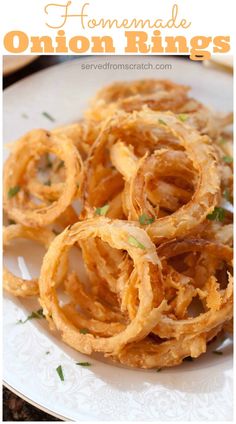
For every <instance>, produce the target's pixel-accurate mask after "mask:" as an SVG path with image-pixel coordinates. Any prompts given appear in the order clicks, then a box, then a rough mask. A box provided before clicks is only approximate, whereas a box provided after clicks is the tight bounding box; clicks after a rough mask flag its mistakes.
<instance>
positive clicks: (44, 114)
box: [42, 112, 55, 122]
mask: <svg viewBox="0 0 236 424" xmlns="http://www.w3.org/2000/svg"><path fill="white" fill-rule="evenodd" d="M42 115H43V116H45V118H47V119H49V121H52V122H55V119H54V118H53V116H52V115H50V114H49V113H48V112H42Z"/></svg>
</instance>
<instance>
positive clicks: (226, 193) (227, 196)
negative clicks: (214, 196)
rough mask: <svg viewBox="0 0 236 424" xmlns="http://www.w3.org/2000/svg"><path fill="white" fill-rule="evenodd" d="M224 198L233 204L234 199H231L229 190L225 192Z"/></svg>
mask: <svg viewBox="0 0 236 424" xmlns="http://www.w3.org/2000/svg"><path fill="white" fill-rule="evenodd" d="M223 196H224V198H225V199H226V200H228V202H231V200H232V198H231V196H230V192H229V190H228V189H227V188H226V189H225V190H224V191H223Z"/></svg>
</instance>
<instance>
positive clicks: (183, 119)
mask: <svg viewBox="0 0 236 424" xmlns="http://www.w3.org/2000/svg"><path fill="white" fill-rule="evenodd" d="M178 118H179V120H180V121H181V122H185V121H187V119H188V115H186V113H180V114H179V115H178Z"/></svg>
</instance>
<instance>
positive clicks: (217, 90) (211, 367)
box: [3, 56, 233, 421]
mask: <svg viewBox="0 0 236 424" xmlns="http://www.w3.org/2000/svg"><path fill="white" fill-rule="evenodd" d="M108 62H109V63H110V64H113V65H116V67H117V65H121V64H129V63H132V64H138V63H139V64H144V63H145V64H148V63H149V64H150V65H152V66H153V67H154V66H155V64H156V63H159V64H168V63H169V64H172V69H169V70H162V71H158V70H155V69H149V70H146V71H144V70H142V71H138V70H121V69H117V70H114V69H111V70H103V71H102V70H96V71H95V70H86V71H85V70H82V68H81V65H82V64H85V63H86V64H95V65H97V64H98V63H100V64H102V63H103V64H105V63H108ZM106 67H107V68H108V66H106ZM150 67H151V66H149V68H150ZM150 77H151V78H152V77H155V78H170V79H172V80H173V81H176V82H179V83H185V84H189V85H191V86H192V93H193V95H194V96H196V97H197V98H198V99H199V100H201V101H203V102H205V103H206V104H208V105H211V106H212V107H214V108H216V109H218V110H219V111H223V112H224V111H231V110H232V77H231V76H230V75H228V74H224V73H221V72H220V71H217V70H210V69H206V68H204V67H203V66H202V65H200V64H196V63H193V62H189V61H188V60H180V59H177V58H176V59H173V58H168V57H166V58H164V57H143V56H139V57H138V56H132V57H127V56H126V57H124V56H117V57H101V56H100V57H96V58H87V59H83V58H80V59H78V60H75V61H72V62H67V63H64V64H61V65H57V66H55V67H51V68H50V69H47V70H44V71H41V72H39V73H37V74H34V75H33V76H31V77H29V78H27V79H24V80H22V81H20V82H19V83H17V84H15V85H13V86H11V87H10V88H8V89H7V90H6V91H5V92H4V141H5V142H9V141H12V140H14V139H16V138H17V137H19V136H20V135H22V134H24V132H26V131H28V130H30V129H32V128H36V127H46V128H48V129H49V128H52V127H53V126H55V125H61V124H64V123H69V122H72V121H76V120H78V119H79V118H80V117H81V116H82V111H83V110H84V109H85V108H86V106H87V105H88V100H89V98H90V97H91V96H92V95H93V94H94V93H95V91H96V90H97V89H98V88H100V87H102V86H103V85H105V84H107V83H110V82H112V81H115V80H132V79H138V78H150ZM43 112H48V113H49V114H50V115H51V116H52V117H54V119H55V122H51V121H49V120H48V119H47V118H46V117H45V116H44V115H43V114H42V113H43ZM17 249H18V252H15V253H12V250H11V251H10V253H11V254H10V253H8V264H9V262H11V269H13V270H15V272H16V271H17V265H16V260H15V262H14V255H15V256H16V255H17V254H18V255H21V256H24V255H25V258H26V262H27V265H28V267H29V269H30V271H31V272H34V273H37V269H38V267H39V265H40V254H41V253H42V252H41V251H40V250H39V249H38V248H37V249H36V247H35V248H30V252H28V255H27V252H25V250H24V248H23V247H22V245H18V247H17ZM18 272H19V270H18ZM3 307H4V311H3V317H4V343H3V345H4V380H5V382H6V383H7V385H8V386H10V387H12V388H13V389H14V390H15V391H17V392H18V393H20V394H22V396H24V397H25V398H27V399H29V400H30V401H31V402H33V403H34V404H36V405H37V406H38V407H41V408H42V409H44V410H45V409H46V410H47V411H50V412H51V413H52V414H55V415H57V416H60V417H64V418H65V419H67V420H72V421H73V420H94V421H107V420H116V421H122V420H124V421H134V420H137V421H139V420H140V421H141V420H145V421H157V420H159V421H180V420H186V421H192V420H199V421H204V420H206V421H221V420H231V419H232V404H233V399H232V345H231V342H230V340H229V339H228V340H226V342H225V344H224V346H223V347H222V348H221V349H223V350H224V354H223V355H222V356H218V355H214V354H212V351H213V350H214V349H215V348H216V344H211V345H210V346H209V349H208V353H207V354H204V355H202V357H201V358H199V359H198V360H195V361H194V362H189V363H188V362H185V363H184V364H183V365H181V366H180V367H177V368H174V369H165V370H163V371H162V372H159V373H157V372H156V371H155V370H152V371H144V370H133V369H126V368H124V367H121V366H118V365H115V364H111V363H107V362H106V361H105V360H104V359H102V358H101V357H99V356H96V357H92V358H89V359H88V358H87V357H86V356H85V355H82V354H80V353H78V352H76V351H73V350H72V349H70V348H69V347H67V346H66V345H64V344H63V343H62V342H61V341H60V340H58V339H56V337H55V336H54V335H53V334H51V333H49V331H48V329H47V325H46V323H45V322H44V320H32V321H29V322H27V323H26V324H24V325H22V324H16V322H17V320H19V319H21V318H24V317H25V316H27V315H28V314H29V312H31V311H32V310H35V308H36V306H34V305H33V302H32V301H29V300H28V301H25V300H24V301H23V300H16V299H14V298H11V297H10V296H8V295H5V296H4V301H3ZM218 345H219V342H217V346H218ZM48 351H49V352H50V354H46V352H48ZM88 360H89V362H91V363H92V366H91V367H89V368H83V367H79V366H76V365H75V362H76V361H77V362H78V361H88ZM58 365H62V367H63V370H64V375H65V381H64V382H61V381H60V380H59V378H58V375H57V373H56V371H55V370H56V368H57V366H58Z"/></svg>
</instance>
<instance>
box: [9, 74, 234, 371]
mask: <svg viewBox="0 0 236 424" xmlns="http://www.w3.org/2000/svg"><path fill="white" fill-rule="evenodd" d="M84 116H85V117H84V119H82V120H81V121H79V122H78V123H74V124H71V125H68V126H64V127H60V128H56V129H54V130H52V131H47V130H43V129H38V130H33V131H30V132H29V133H27V134H26V135H24V136H23V137H21V138H20V139H19V140H17V141H16V142H15V143H11V144H10V146H9V148H10V150H11V151H10V155H9V157H8V159H7V161H6V162H5V166H4V188H3V204H4V212H5V215H6V225H5V227H4V230H3V243H4V246H7V245H8V244H10V243H12V241H14V240H15V239H20V238H24V239H27V240H33V241H36V242H39V243H41V244H42V245H43V246H44V247H45V249H46V254H45V256H44V258H43V263H42V266H41V271H40V276H39V278H38V279H32V280H24V279H22V278H18V277H17V276H15V275H13V274H12V273H11V272H10V270H8V269H7V268H4V273H3V280H4V281H3V285H4V289H5V290H6V291H8V292H9V293H11V294H12V295H14V296H19V297H22V298H24V297H36V298H38V300H39V303H40V305H41V306H42V308H43V314H44V316H45V318H46V319H47V321H48V323H49V327H50V329H51V330H52V331H54V332H56V334H58V336H59V337H61V338H62V340H63V341H64V342H65V343H67V344H68V345H69V346H71V347H72V348H74V349H76V350H77V351H79V352H82V353H84V354H87V355H90V354H92V353H93V352H102V353H103V354H104V355H105V356H109V357H110V358H112V359H113V360H114V361H117V362H120V363H122V364H124V365H126V366H130V367H139V368H155V367H158V368H159V367H161V368H162V367H170V366H175V365H178V364H181V362H182V361H183V360H184V359H185V358H186V357H192V358H197V357H198V356H200V355H201V354H202V353H204V352H206V349H207V344H208V343H209V342H210V341H211V340H212V339H214V338H215V337H216V336H217V335H218V334H219V333H222V332H224V331H229V330H230V328H231V327H232V317H233V282H232V260H233V251H232V225H233V224H232V222H233V219H232V202H233V200H232V197H233V164H232V134H231V132H230V130H229V128H228V126H229V125H230V124H231V123H232V115H231V114H228V115H221V114H219V113H216V112H213V111H211V110H210V109H209V108H208V107H207V106H205V105H203V104H202V103H200V102H199V101H197V100H195V99H193V98H191V97H190V96H189V87H186V86H182V85H179V84H175V83H173V82H171V81H162V80H140V81H134V82H128V83H126V82H120V83H113V84H111V85H110V86H108V87H105V88H103V89H102V90H100V91H99V92H98V93H97V95H96V97H95V98H94V100H93V101H92V103H91V107H90V108H89V110H87V111H86V112H85V115H84ZM72 248H73V252H74V254H75V255H76V257H77V258H78V259H77V260H78V263H81V270H82V268H83V272H81V273H80V272H79V273H78V272H76V271H75V269H74V267H73V263H71V261H70V251H71V249H72ZM65 299H66V300H65Z"/></svg>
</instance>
